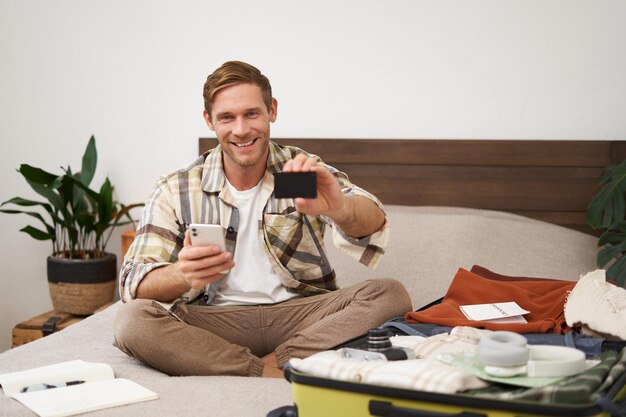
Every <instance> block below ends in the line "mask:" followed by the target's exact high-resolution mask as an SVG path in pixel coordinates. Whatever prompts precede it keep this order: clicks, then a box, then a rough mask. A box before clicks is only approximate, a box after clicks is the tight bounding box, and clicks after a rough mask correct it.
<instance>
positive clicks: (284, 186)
mask: <svg viewBox="0 0 626 417" xmlns="http://www.w3.org/2000/svg"><path fill="white" fill-rule="evenodd" d="M274 195H275V196H276V198H296V197H302V198H316V197H317V175H316V174H315V172H276V173H274Z"/></svg>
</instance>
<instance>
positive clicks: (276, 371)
mask: <svg viewBox="0 0 626 417" xmlns="http://www.w3.org/2000/svg"><path fill="white" fill-rule="evenodd" d="M261 359H263V364H264V366H263V372H262V373H261V377H262V378H284V377H285V373H284V372H283V370H282V369H280V368H279V367H278V360H277V359H276V354H275V353H274V352H272V353H270V354H268V355H265V356H263V357H262V358H261Z"/></svg>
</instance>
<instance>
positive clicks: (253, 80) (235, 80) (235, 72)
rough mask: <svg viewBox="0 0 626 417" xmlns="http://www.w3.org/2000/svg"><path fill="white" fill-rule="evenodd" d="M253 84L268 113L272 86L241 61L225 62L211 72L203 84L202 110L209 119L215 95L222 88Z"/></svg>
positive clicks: (259, 73)
mask: <svg viewBox="0 0 626 417" xmlns="http://www.w3.org/2000/svg"><path fill="white" fill-rule="evenodd" d="M245 83H249V84H254V85H257V86H259V88H260V89H261V93H262V94H263V102H264V103H265V106H266V107H267V110H268V111H269V110H270V108H271V106H272V86H271V85H270V80H268V79H267V77H266V76H265V75H263V74H261V71H259V70H258V69H257V68H255V67H253V66H252V65H250V64H248V63H246V62H242V61H227V62H224V63H223V64H222V66H221V67H219V68H218V69H216V70H215V71H213V73H212V74H211V75H209V76H208V77H207V79H206V82H205V83H204V90H203V96H204V110H206V112H207V114H208V115H209V117H211V109H212V107H213V100H214V98H215V94H216V93H217V92H218V91H220V90H221V89H223V88H226V87H230V86H231V85H235V84H245Z"/></svg>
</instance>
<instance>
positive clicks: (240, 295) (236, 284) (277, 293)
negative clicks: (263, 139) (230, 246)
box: [211, 181, 300, 305]
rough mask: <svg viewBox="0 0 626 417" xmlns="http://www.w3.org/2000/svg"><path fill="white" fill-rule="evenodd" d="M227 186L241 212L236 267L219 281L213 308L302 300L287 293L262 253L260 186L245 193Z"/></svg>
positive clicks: (293, 294) (235, 258)
mask: <svg viewBox="0 0 626 417" xmlns="http://www.w3.org/2000/svg"><path fill="white" fill-rule="evenodd" d="M226 183H227V185H228V188H229V190H230V192H231V194H232V195H233V198H234V199H235V201H236V202H237V208H238V210H239V230H237V248H236V249H235V256H234V261H235V267H234V268H232V269H231V270H230V272H229V273H228V274H227V275H226V276H225V277H224V278H223V279H221V280H220V281H219V288H218V289H217V292H216V293H215V297H214V298H213V301H212V302H211V305H246V304H273V303H279V302H281V301H286V300H289V299H291V298H295V297H299V296H300V295H299V294H297V293H290V292H287V289H286V288H285V287H284V286H283V285H282V283H281V282H280V279H279V278H278V276H277V275H276V273H275V272H274V270H273V269H272V266H271V264H270V261H269V259H267V255H266V254H265V251H264V250H263V247H262V243H261V236H260V233H261V230H260V227H259V223H260V221H261V216H262V214H263V201H261V200H260V195H261V193H260V191H261V183H259V184H257V186H256V187H254V188H251V189H249V190H245V191H238V190H237V189H235V187H233V186H232V185H231V184H230V183H229V182H228V181H226Z"/></svg>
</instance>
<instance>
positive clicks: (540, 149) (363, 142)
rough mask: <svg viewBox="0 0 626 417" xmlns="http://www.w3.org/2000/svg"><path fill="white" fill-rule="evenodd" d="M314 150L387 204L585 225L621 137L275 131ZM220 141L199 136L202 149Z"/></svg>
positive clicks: (620, 154)
mask: <svg viewBox="0 0 626 417" xmlns="http://www.w3.org/2000/svg"><path fill="white" fill-rule="evenodd" d="M275 141H276V142H278V143H281V144H286V145H294V146H298V147H300V148H302V149H305V150H306V151H308V152H310V153H313V154H316V155H319V156H320V157H321V158H322V160H323V161H324V162H326V163H327V164H329V165H332V166H334V167H335V168H337V169H339V170H342V171H344V172H346V173H347V174H348V176H349V177H350V180H351V181H352V182H354V183H355V184H357V185H359V186H361V187H363V188H365V189H367V190H368V191H370V192H372V193H373V194H375V195H376V196H377V197H378V198H380V200H381V201H382V202H383V203H384V204H399V205H421V206H459V207H473V208H482V209H490V210H502V211H508V212H512V213H516V214H521V215H523V216H527V217H531V218H535V219H539V220H543V221H547V222H550V223H556V224H559V225H562V226H566V227H570V228H573V229H576V230H580V231H583V232H586V233H594V231H593V230H592V229H591V228H590V227H589V226H588V225H587V224H586V222H585V213H586V210H587V204H588V203H589V200H590V199H591V197H592V196H593V195H594V194H595V192H596V191H597V190H598V186H597V180H598V178H599V176H600V174H601V173H602V171H603V170H604V168H605V167H606V166H608V165H611V164H617V163H620V162H621V161H622V160H624V159H626V141H597V140H580V141H572V140H563V141H561V140H425V139H415V140H399V139H398V140H396V139H276V140H275ZM216 144H217V141H216V140H215V139H212V138H201V139H200V142H199V151H200V153H203V152H205V151H206V150H208V149H210V148H213V147H214V146H215V145H216Z"/></svg>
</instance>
